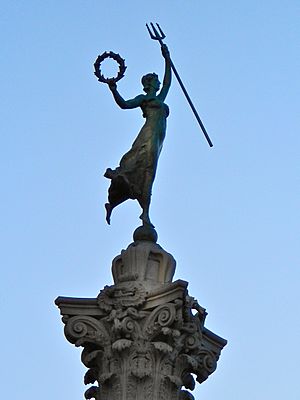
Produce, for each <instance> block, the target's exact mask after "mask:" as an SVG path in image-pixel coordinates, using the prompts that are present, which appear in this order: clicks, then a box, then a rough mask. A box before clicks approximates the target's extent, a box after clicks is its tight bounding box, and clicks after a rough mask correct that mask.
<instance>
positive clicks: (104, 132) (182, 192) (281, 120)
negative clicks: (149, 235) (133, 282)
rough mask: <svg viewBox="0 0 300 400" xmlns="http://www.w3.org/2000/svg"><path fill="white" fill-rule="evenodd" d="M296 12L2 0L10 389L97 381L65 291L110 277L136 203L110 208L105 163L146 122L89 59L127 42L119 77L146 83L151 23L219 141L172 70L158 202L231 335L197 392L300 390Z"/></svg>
mask: <svg viewBox="0 0 300 400" xmlns="http://www.w3.org/2000/svg"><path fill="white" fill-rule="evenodd" d="M299 18H300V3H299V2H298V1H293V0H289V1H285V2H282V1H278V0H273V1H270V0H265V1H257V0H254V1H237V0H232V1H230V2H229V1H228V2H224V1H222V0H216V1H213V2H207V1H202V0H193V1H192V0H188V1H187V0H186V1H178V0H173V1H166V0H165V1H161V0H160V1H157V0H154V1H152V2H142V1H136V0H128V1H124V2H121V1H112V0H110V1H109V2H107V1H105V2H104V1H100V0H97V1H96V0H93V1H92V0H82V1H79V0H75V1H66V0H60V1H48V2H44V1H37V0H36V1H34V0H27V1H21V0H13V1H6V2H5V1H4V2H2V7H1V15H0V22H1V27H0V29H1V38H2V40H1V42H2V44H1V65H0V69H1V75H0V76H1V94H2V95H1V107H0V109H1V113H2V117H1V146H0V149H1V150H0V151H1V161H0V162H1V175H2V176H1V189H0V190H1V193H0V196H1V202H0V204H1V228H2V229H1V238H0V243H1V248H2V249H1V264H2V277H1V288H0V310H1V317H2V324H1V326H2V328H1V342H2V353H1V355H2V357H1V359H2V361H1V374H0V376H1V380H2V385H1V397H2V398H3V399H8V398H15V399H18V398H22V399H23V400H32V399H34V398H36V397H43V400H53V399H65V400H74V399H81V398H82V396H83V392H84V390H85V387H84V385H83V375H84V371H85V368H84V367H83V366H81V363H80V350H79V349H76V348H74V347H73V346H71V345H70V344H69V343H68V342H67V341H66V340H65V339H64V336H63V325H62V323H61V321H60V317H59V312H58V309H56V307H55V306H54V304H53V301H54V299H55V298H56V297H57V296H58V295H65V296H74V297H95V296H96V295H97V294H98V292H99V291H100V289H102V288H103V286H104V285H106V284H110V283H111V282H112V278H111V273H110V267H111V260H112V259H113V258H114V257H115V256H116V255H117V254H118V253H119V252H120V250H121V249H122V248H125V247H127V245H128V244H129V243H130V242H131V240H132V232H133V230H134V229H135V228H136V227H137V226H138V224H139V220H138V215H139V212H140V210H139V207H138V205H137V204H136V203H135V202H127V203H125V204H123V205H122V206H121V207H119V208H118V209H116V212H115V213H114V215H113V219H112V225H111V226H110V227H109V226H107V225H106V224H105V220H104V207H103V203H104V202H105V201H106V195H107V188H108V183H109V182H108V181H107V180H106V179H105V178H104V177H103V172H104V171H105V169H106V168H107V167H109V166H110V167H114V166H116V165H117V163H118V161H119V159H120V156H121V155H122V154H123V153H124V152H125V151H126V150H127V149H128V148H129V147H130V145H131V143H132V141H133V139H134V138H135V136H136V134H137V133H138V131H139V129H140V127H141V125H142V123H143V120H142V117H141V115H140V110H130V111H123V110H121V109H119V108H118V107H117V106H116V104H115V103H114V101H113V99H112V97H111V94H110V93H109V90H108V89H107V87H106V86H105V85H103V84H100V83H98V82H97V80H96V78H95V77H94V76H93V62H94V60H95V58H96V56H97V55H98V54H100V53H102V52H103V51H105V50H113V51H115V52H119V53H120V54H121V56H122V57H124V58H125V59H126V64H127V66H128V68H127V71H126V75H125V78H124V79H123V80H122V81H120V83H119V90H120V92H121V93H122V94H123V95H124V97H125V98H130V97H133V96H136V95H137V94H139V93H141V90H142V88H141V84H140V78H141V76H142V75H143V74H144V73H147V72H153V71H155V72H157V73H158V74H159V75H160V76H162V74H163V59H162V57H161V54H160V49H159V46H158V44H157V43H155V42H154V41H151V40H150V39H149V37H148V33H147V31H146V30H145V23H146V22H149V21H153V22H159V23H160V24H161V26H162V27H163V29H164V30H165V32H166V34H167V38H166V43H167V44H168V45H169V48H170V51H171V56H172V58H173V61H174V63H175V65H176V66H177V68H178V71H179V72H180V74H181V77H182V79H183V81H184V83H185V85H186V87H187V88H188V91H189V93H190V95H191V97H192V99H193V101H194V103H195V105H196V107H197V109H198V111H199V114H200V115H201V117H202V119H203V121H204V123H205V125H206V128H207V130H208V132H209V134H210V136H211V138H212V141H213V142H214V147H213V148H212V149H210V148H209V147H208V145H207V144H206V142H205V140H204V138H203V136H202V134H201V132H200V130H199V128H198V126H197V123H196V121H195V119H194V117H193V115H192V113H191V111H190V109H189V107H188V105H187V103H186V100H185V99H184V97H183V95H182V93H181V91H180V89H179V86H178V84H177V82H176V81H175V79H174V81H173V84H172V87H171V90H170V94H169V96H168V99H167V103H168V104H169V106H170V110H171V113H170V117H169V119H168V131H167V137H166V140H165V144H164V149H163V152H162V154H161V158H160V162H159V169H158V173H157V179H156V181H155V184H154V189H153V202H152V218H153V221H154V223H155V225H156V228H157V231H158V234H159V243H160V244H161V245H162V246H163V247H164V248H165V249H166V250H167V251H169V252H171V253H172V254H173V255H174V257H175V258H176V260H177V271H176V278H177V279H178V278H180V279H184V280H188V281H189V282H190V286H189V289H190V293H191V295H192V296H195V297H196V298H197V299H198V301H199V303H200V304H201V305H202V306H203V307H206V308H207V311H208V313H209V314H208V317H207V327H208V328H209V329H211V330H213V331H214V332H216V333H217V334H219V335H221V336H223V337H225V338H226V339H228V346H227V347H226V348H225V349H224V351H223V354H222V356H221V359H220V362H219V366H218V369H217V371H216V372H215V374H214V375H212V376H211V377H210V378H209V379H208V380H207V381H206V382H205V383H204V384H203V385H201V386H199V388H198V389H197V390H196V391H195V395H196V398H197V399H200V398H202V399H205V400H216V399H222V400H241V399H243V400H269V399H272V400H282V399H283V398H284V399H289V400H299V398H300V383H299V376H298V375H299V358H300V350H299V344H298V341H299V340H300V322H299V310H298V307H299V302H300V290H299V283H300V269H299V268H300V265H299V264H300V262H299V261H300V255H299V200H300V199H299V197H300V196H299V194H300V192H299V172H300V171H299V169H300V168H299V167H300V160H299V145H300V140H299V122H300V121H299V119H300V118H299V115H300V114H299V97H300V96H299V64H300V63H299V36H300V28H299Z"/></svg>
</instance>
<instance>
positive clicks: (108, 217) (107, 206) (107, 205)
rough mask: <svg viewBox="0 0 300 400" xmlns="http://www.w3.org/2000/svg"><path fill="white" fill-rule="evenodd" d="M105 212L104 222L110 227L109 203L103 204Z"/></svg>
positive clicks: (110, 211)
mask: <svg viewBox="0 0 300 400" xmlns="http://www.w3.org/2000/svg"><path fill="white" fill-rule="evenodd" d="M105 210H106V222H107V223H108V225H110V216H111V213H112V210H113V209H112V206H111V205H110V204H109V203H105Z"/></svg>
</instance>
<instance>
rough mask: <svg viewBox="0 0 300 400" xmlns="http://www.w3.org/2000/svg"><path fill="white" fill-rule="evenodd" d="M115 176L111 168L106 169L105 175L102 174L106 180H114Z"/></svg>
mask: <svg viewBox="0 0 300 400" xmlns="http://www.w3.org/2000/svg"><path fill="white" fill-rule="evenodd" d="M115 175H116V171H114V170H112V169H111V168H107V170H106V171H105V174H104V176H105V178H108V179H112V178H114V177H115Z"/></svg>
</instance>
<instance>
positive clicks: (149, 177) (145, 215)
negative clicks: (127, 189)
mask: <svg viewBox="0 0 300 400" xmlns="http://www.w3.org/2000/svg"><path fill="white" fill-rule="evenodd" d="M153 179H154V177H153V174H151V173H146V176H145V182H144V187H143V193H142V196H141V199H138V202H139V204H140V206H141V207H142V210H143V212H142V214H141V215H140V219H141V220H142V221H143V225H149V226H151V227H152V228H154V225H153V224H152V223H151V221H150V217H149V208H150V201H151V189H152V184H153Z"/></svg>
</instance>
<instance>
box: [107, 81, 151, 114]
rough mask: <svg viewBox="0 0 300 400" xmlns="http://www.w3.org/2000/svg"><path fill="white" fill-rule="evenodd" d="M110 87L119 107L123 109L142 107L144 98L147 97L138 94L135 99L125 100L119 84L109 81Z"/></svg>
mask: <svg viewBox="0 0 300 400" xmlns="http://www.w3.org/2000/svg"><path fill="white" fill-rule="evenodd" d="M109 88H110V90H111V92H112V94H113V96H114V99H115V102H116V103H117V104H118V106H119V107H121V108H123V109H129V108H136V107H140V106H141V103H142V100H143V98H144V97H145V96H144V95H143V94H140V95H139V96H136V97H135V98H134V99H130V100H124V99H123V97H122V96H121V95H120V93H119V92H118V90H117V84H116V83H115V82H112V83H109Z"/></svg>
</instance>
